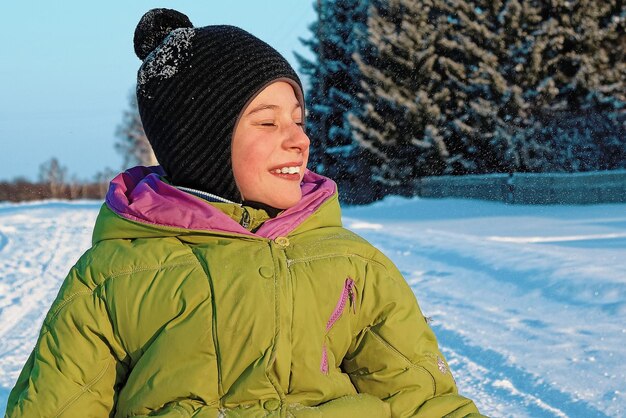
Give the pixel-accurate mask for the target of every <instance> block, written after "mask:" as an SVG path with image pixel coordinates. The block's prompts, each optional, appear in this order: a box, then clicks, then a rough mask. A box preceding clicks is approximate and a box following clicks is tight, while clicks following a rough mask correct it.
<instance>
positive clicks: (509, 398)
mask: <svg viewBox="0 0 626 418" xmlns="http://www.w3.org/2000/svg"><path fill="white" fill-rule="evenodd" d="M98 207H99V204H97V203H93V202H78V203H65V202H40V203H29V204H17V205H15V204H0V411H3V410H4V406H5V404H6V398H7V396H8V392H9V390H10V388H11V386H12V385H13V382H14V381H15V379H16V378H17V374H18V373H19V370H20V369H21V367H22V364H23V363H24V361H25V360H26V357H27V356H28V354H29V352H30V351H31V349H32V346H33V344H34V341H35V340H36V337H37V333H38V331H39V327H40V324H41V322H42V320H43V316H44V315H45V313H46V311H47V309H48V307H49V305H50V303H51V302H52V300H53V299H54V297H55V295H56V292H57V290H58V287H59V285H60V283H61V281H62V280H63V278H64V276H65V274H66V273H67V271H68V269H69V267H70V266H71V265H72V264H73V263H74V262H75V261H76V260H77V259H78V257H79V256H80V254H81V253H82V252H83V251H84V250H86V249H87V248H88V247H89V245H90V237H91V229H92V226H93V222H94V220H95V217H96V214H97V210H98ZM344 223H345V224H346V226H348V227H349V228H351V229H353V230H354V231H356V232H357V233H359V234H360V235H362V236H364V237H365V238H366V239H368V240H369V241H371V242H372V243H373V244H374V245H376V246H378V247H379V248H381V249H382V250H383V251H384V252H385V253H386V254H387V255H388V256H389V257H390V258H391V259H392V260H393V261H394V262H395V263H396V264H397V265H398V267H399V268H400V270H401V271H402V272H403V274H404V276H405V278H406V279H407V281H408V282H409V283H410V285H411V287H412V288H413V289H414V291H415V294H416V295H417V298H418V300H419V302H420V305H421V307H422V310H423V311H424V313H425V314H426V315H427V316H430V317H432V319H433V322H432V326H433V328H434V329H435V332H436V334H437V336H438V338H439V340H440V344H441V346H442V348H443V351H444V353H445V354H446V356H447V357H448V360H449V362H450V365H451V367H452V368H453V369H454V371H455V376H456V379H457V383H458V385H459V388H460V391H461V392H462V393H464V394H465V395H467V396H468V397H471V398H473V399H475V401H476V403H477V404H478V406H479V408H480V409H481V411H482V412H483V413H485V414H487V415H489V416H492V417H585V418H587V417H606V416H610V417H620V416H624V415H626V204H613V205H592V206H508V205H504V204H501V203H492V202H480V201H471V200H458V199H457V200H454V199H445V200H433V199H421V200H420V199H412V200H409V199H401V198H389V199H386V200H385V201H383V202H379V203H377V204H374V205H370V206H365V207H358V208H348V209H346V210H344Z"/></svg>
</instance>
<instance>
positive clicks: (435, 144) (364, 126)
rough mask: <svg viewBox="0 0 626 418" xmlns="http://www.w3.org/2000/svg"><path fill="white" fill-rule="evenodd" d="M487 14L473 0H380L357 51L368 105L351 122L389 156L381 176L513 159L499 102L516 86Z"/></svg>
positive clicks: (404, 177) (388, 180)
mask: <svg viewBox="0 0 626 418" xmlns="http://www.w3.org/2000/svg"><path fill="white" fill-rule="evenodd" d="M485 3H488V2H485ZM481 20H485V17H484V12H482V11H481V9H480V8H479V7H478V6H475V5H472V4H471V3H470V2H466V1H456V2H450V1H444V0H428V1H420V2H416V1H409V0H392V1H382V0H378V1H373V3H372V7H371V8H370V11H369V18H368V25H367V26H368V27H367V29H368V38H367V44H365V45H363V46H362V47H361V49H360V51H359V53H358V54H357V55H356V60H357V62H358V64H359V68H360V70H361V73H362V75H363V78H362V85H363V90H364V93H363V94H361V96H360V99H361V101H362V109H363V110H362V112H360V114H358V115H356V116H355V117H353V118H352V119H351V122H352V125H353V127H354V128H355V131H356V133H357V137H358V138H359V140H360V142H361V144H362V146H364V147H367V148H368V149H370V150H371V152H373V153H375V154H376V155H377V156H378V157H379V158H380V159H381V161H382V163H381V164H380V166H379V167H376V173H375V180H376V181H379V182H381V183H383V184H385V185H386V186H387V187H391V188H397V187H399V186H401V185H402V184H407V182H410V181H411V180H412V179H415V178H418V177H422V176H428V175H439V174H448V173H449V174H465V173H477V172H488V171H509V170H510V167H511V166H515V164H516V161H515V158H514V156H512V155H510V152H509V151H510V148H512V146H511V145H509V144H505V146H502V145H500V144H499V143H498V141H500V140H501V138H502V137H504V138H507V139H509V138H510V137H511V136H512V135H511V134H509V133H508V132H507V129H508V124H507V123H506V121H504V120H503V119H502V118H501V116H500V115H499V113H498V112H499V107H498V106H497V103H499V102H502V101H506V100H510V99H509V97H510V96H511V94H510V92H509V91H508V89H509V87H508V85H507V83H506V81H505V80H504V78H503V77H502V75H501V74H499V73H498V72H497V71H495V68H496V67H497V58H496V57H495V56H494V54H493V52H492V51H490V49H489V48H490V47H492V46H493V44H494V43H495V42H494V40H493V38H494V34H493V33H491V32H490V31H489V28H487V27H486V25H485V24H484V23H482V22H481ZM460 28H465V30H464V31H462V30H460ZM504 134H506V135H504ZM396 191H397V190H396Z"/></svg>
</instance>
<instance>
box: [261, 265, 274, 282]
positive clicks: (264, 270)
mask: <svg viewBox="0 0 626 418" xmlns="http://www.w3.org/2000/svg"><path fill="white" fill-rule="evenodd" d="M259 274H260V275H261V276H263V277H265V278H266V279H269V278H270V277H272V276H273V275H274V270H272V268H271V267H268V266H261V267H259Z"/></svg>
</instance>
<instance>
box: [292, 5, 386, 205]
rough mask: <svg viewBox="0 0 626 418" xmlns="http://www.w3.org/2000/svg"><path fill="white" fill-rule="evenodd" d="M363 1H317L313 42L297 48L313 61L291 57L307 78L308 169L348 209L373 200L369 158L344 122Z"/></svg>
mask: <svg viewBox="0 0 626 418" xmlns="http://www.w3.org/2000/svg"><path fill="white" fill-rule="evenodd" d="M367 6H368V2H367V1H359V0H318V1H317V2H316V3H315V4H314V7H315V9H316V11H317V14H318V20H317V21H316V22H314V23H313V24H312V25H311V27H310V30H311V32H312V37H311V38H310V39H307V40H302V39H301V42H302V43H303V44H304V45H305V46H307V47H308V48H309V49H310V50H311V51H312V52H313V55H314V58H313V59H312V60H309V59H306V58H304V57H303V56H301V55H298V54H296V58H297V59H298V61H299V63H300V70H301V71H302V72H303V73H304V74H305V75H306V76H308V91H307V122H306V123H307V133H308V135H309V137H310V138H311V148H310V157H309V163H310V164H309V167H310V168H311V169H312V170H314V171H316V172H318V173H320V174H324V175H326V176H328V177H330V178H332V179H334V180H335V181H336V182H337V183H338V186H339V191H340V197H341V199H342V200H343V201H346V202H349V203H365V202H369V201H372V200H375V199H376V198H378V196H379V194H378V192H377V191H376V189H375V188H371V187H364V186H365V185H366V184H367V183H368V180H369V177H370V174H369V171H370V169H369V167H370V165H371V164H372V160H373V158H372V155H371V154H369V153H368V152H367V150H365V149H362V148H360V147H359V146H358V144H357V143H356V142H355V140H354V137H353V134H352V132H351V127H350V124H349V123H348V120H347V116H348V114H349V113H350V112H352V111H353V109H354V108H355V106H356V105H358V104H355V98H356V95H357V93H358V92H359V91H360V86H359V83H358V75H357V73H358V67H357V65H356V63H355V62H354V59H353V58H352V55H353V54H354V52H355V48H356V46H357V38H358V37H359V36H362V34H363V32H364V25H365V20H366V13H367Z"/></svg>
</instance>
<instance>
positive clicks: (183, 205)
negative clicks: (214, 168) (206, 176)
mask: <svg viewBox="0 0 626 418" xmlns="http://www.w3.org/2000/svg"><path fill="white" fill-rule="evenodd" d="M162 176H164V172H163V170H162V169H161V167H159V166H154V167H143V166H137V167H133V168H131V169H129V170H127V171H125V172H123V173H121V174H119V175H117V176H116V177H115V178H114V179H113V180H112V181H111V184H110V187H109V191H108V192H107V195H106V199H105V204H104V205H103V207H102V209H101V211H100V214H99V215H98V219H97V221H96V226H95V229H94V234H93V243H96V242H98V241H101V240H103V239H113V238H145V237H157V236H178V235H189V234H196V233H198V232H210V233H220V234H229V235H230V234H237V235H245V236H250V237H262V238H269V239H273V238H276V237H278V236H285V235H288V234H289V233H290V232H292V231H293V230H295V229H296V228H298V227H299V226H300V225H301V224H302V223H303V222H304V221H305V220H307V219H309V218H311V217H312V215H313V214H314V213H315V212H317V211H318V209H320V208H321V207H322V206H333V207H334V210H331V211H332V215H331V216H330V217H328V216H325V217H324V218H326V221H327V222H330V224H332V225H341V220H340V217H341V215H340V211H339V204H338V200H337V186H336V185H335V183H334V182H333V181H332V180H330V179H328V178H326V177H324V176H320V175H319V174H316V173H314V172H312V171H309V170H306V172H305V174H304V177H303V179H302V184H301V189H302V199H300V202H298V203H297V204H296V205H295V206H293V207H291V208H288V209H285V210H284V211H283V212H281V213H280V214H279V215H278V216H276V217H275V218H272V219H269V220H267V221H266V222H265V223H264V224H263V225H262V226H261V227H260V228H259V229H258V230H257V231H256V232H255V233H252V232H250V231H248V230H247V229H245V228H244V227H242V226H241V225H239V224H238V223H237V222H236V221H234V220H233V219H232V218H230V217H229V216H228V215H226V214H224V213H223V212H222V211H221V210H219V209H218V208H216V207H214V206H213V205H211V204H209V203H208V202H206V201H204V200H202V199H200V198H198V197H196V196H193V195H191V194H189V193H186V192H183V191H181V190H179V189H177V188H176V187H174V186H171V185H169V184H168V183H166V182H165V181H163V180H162ZM129 221H130V222H129ZM314 224H316V225H315V226H320V225H319V219H318V221H317V222H314Z"/></svg>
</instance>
